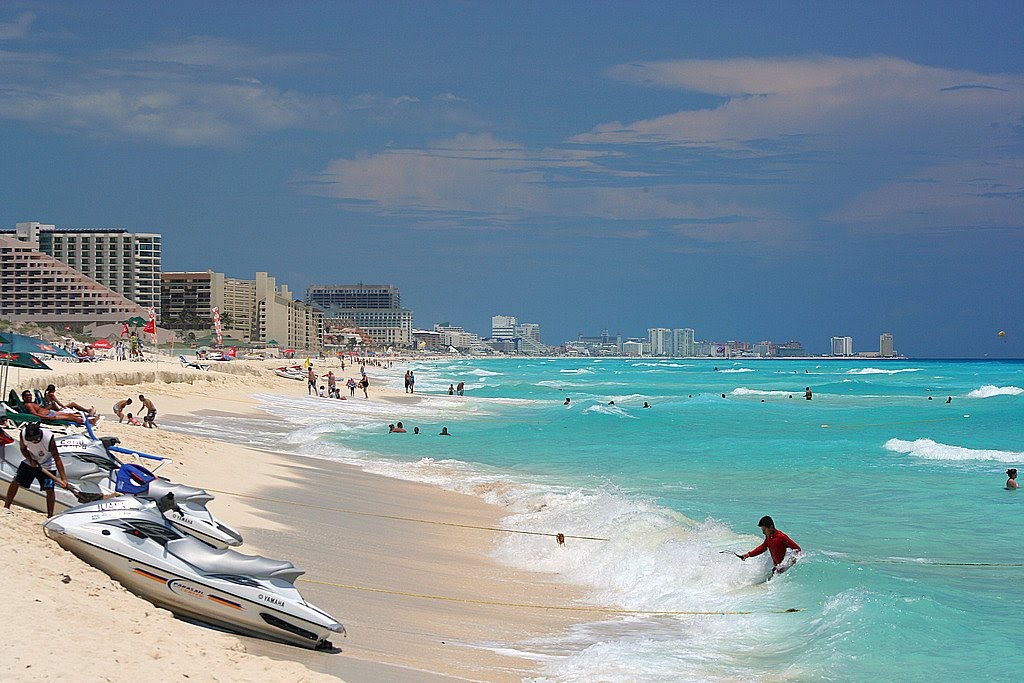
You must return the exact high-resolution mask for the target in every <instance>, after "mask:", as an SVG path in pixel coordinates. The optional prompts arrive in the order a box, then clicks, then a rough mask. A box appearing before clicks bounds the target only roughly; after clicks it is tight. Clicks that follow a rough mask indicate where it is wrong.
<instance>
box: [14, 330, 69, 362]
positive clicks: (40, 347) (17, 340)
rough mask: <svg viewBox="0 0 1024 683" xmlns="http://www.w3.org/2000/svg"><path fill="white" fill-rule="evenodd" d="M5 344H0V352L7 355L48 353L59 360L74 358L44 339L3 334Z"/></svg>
mask: <svg viewBox="0 0 1024 683" xmlns="http://www.w3.org/2000/svg"><path fill="white" fill-rule="evenodd" d="M5 336H6V337H7V339H8V341H7V342H0V351H6V352H8V353H22V352H23V353H48V354H50V355H51V356H58V357H61V358H74V357H75V356H74V355H73V354H70V353H68V352H67V351H65V350H64V349H62V348H60V347H59V346H54V345H53V344H51V343H50V342H48V341H46V340H45V339H39V338H38V337H29V336H27V335H24V334H15V333H13V332H7V333H5Z"/></svg>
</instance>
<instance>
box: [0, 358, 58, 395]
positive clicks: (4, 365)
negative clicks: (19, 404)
mask: <svg viewBox="0 0 1024 683" xmlns="http://www.w3.org/2000/svg"><path fill="white" fill-rule="evenodd" d="M11 368H28V369H30V370H49V369H50V366H49V365H47V364H46V363H44V362H43V361H41V360H39V359H38V358H36V357H35V356H33V355H32V354H31V353H29V352H27V351H0V374H2V375H3V378H4V380H3V385H4V388H3V391H2V392H0V400H7V399H6V396H7V376H8V375H9V374H10V372H11Z"/></svg>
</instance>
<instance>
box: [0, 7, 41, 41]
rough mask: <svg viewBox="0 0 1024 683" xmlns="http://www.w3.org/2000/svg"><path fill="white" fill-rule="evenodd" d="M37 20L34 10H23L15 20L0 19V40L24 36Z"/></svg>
mask: <svg viewBox="0 0 1024 683" xmlns="http://www.w3.org/2000/svg"><path fill="white" fill-rule="evenodd" d="M35 20H36V15H35V14H33V13H32V12H22V13H21V14H19V15H18V16H17V18H15V20H14V21H0V40H16V39H18V38H24V37H25V36H26V35H28V31H29V29H30V28H32V23H33V22H34V21H35Z"/></svg>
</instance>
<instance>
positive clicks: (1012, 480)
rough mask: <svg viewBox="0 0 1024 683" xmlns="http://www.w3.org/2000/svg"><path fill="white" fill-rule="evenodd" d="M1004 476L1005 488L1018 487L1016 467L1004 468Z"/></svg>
mask: <svg viewBox="0 0 1024 683" xmlns="http://www.w3.org/2000/svg"><path fill="white" fill-rule="evenodd" d="M1006 476H1007V480H1006V488H1008V489H1010V490H1011V491H1016V490H1017V488H1018V486H1017V468H1016V467H1011V468H1010V469H1008V470H1006Z"/></svg>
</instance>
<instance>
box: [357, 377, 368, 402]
mask: <svg viewBox="0 0 1024 683" xmlns="http://www.w3.org/2000/svg"><path fill="white" fill-rule="evenodd" d="M369 386H370V378H369V377H367V376H366V375H365V374H364V375H363V378H362V379H361V380H359V388H360V389H362V390H363V398H370V395H369V394H367V393H366V390H367V388H369Z"/></svg>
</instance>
